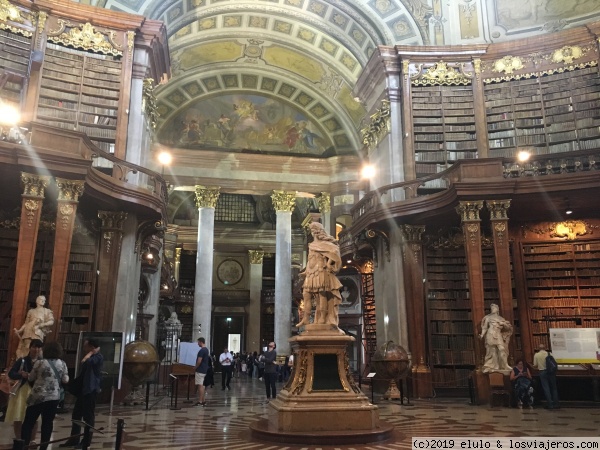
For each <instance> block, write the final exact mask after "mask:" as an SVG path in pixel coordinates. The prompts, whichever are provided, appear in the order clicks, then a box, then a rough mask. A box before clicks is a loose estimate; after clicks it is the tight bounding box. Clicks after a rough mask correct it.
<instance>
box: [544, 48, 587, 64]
mask: <svg viewBox="0 0 600 450" xmlns="http://www.w3.org/2000/svg"><path fill="white" fill-rule="evenodd" d="M583 55H585V52H584V51H583V49H582V48H581V47H580V46H578V45H565V46H564V47H563V48H559V49H558V50H554V52H552V62H555V63H565V64H571V63H572V62H573V60H575V59H579V58H581V57H582V56H583Z"/></svg>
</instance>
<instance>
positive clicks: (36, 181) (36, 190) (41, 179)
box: [21, 172, 50, 198]
mask: <svg viewBox="0 0 600 450" xmlns="http://www.w3.org/2000/svg"><path fill="white" fill-rule="evenodd" d="M49 182H50V177H49V176H46V175H34V174H31V173H25V172H21V183H23V186H24V189H23V195H26V196H29V197H40V198H44V192H45V189H46V188H47V187H48V183H49Z"/></svg>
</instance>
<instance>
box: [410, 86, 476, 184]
mask: <svg viewBox="0 0 600 450" xmlns="http://www.w3.org/2000/svg"><path fill="white" fill-rule="evenodd" d="M411 102H412V116H413V117H412V120H413V134H414V151H415V167H416V172H417V176H418V177H423V176H427V175H431V174H434V173H437V172H441V171H443V170H445V169H446V168H448V167H449V166H450V165H451V164H453V163H454V162H456V161H458V160H459V159H471V158H476V157H477V142H476V139H475V114H474V109H473V90H472V88H471V86H411Z"/></svg>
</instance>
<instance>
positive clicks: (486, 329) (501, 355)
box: [479, 303, 513, 372]
mask: <svg viewBox="0 0 600 450" xmlns="http://www.w3.org/2000/svg"><path fill="white" fill-rule="evenodd" d="M499 311H500V310H499V308H498V305H496V304H495V303H492V305H491V307H490V313H489V314H488V315H487V316H484V317H483V319H482V320H481V334H480V335H479V337H480V338H481V339H484V340H485V341H484V342H485V360H484V361H483V372H494V371H504V370H511V367H510V366H509V365H508V343H509V341H510V336H511V335H512V331H513V327H512V325H511V324H510V322H509V321H507V320H506V319H504V318H503V317H502V316H501V315H500V314H498V312H499Z"/></svg>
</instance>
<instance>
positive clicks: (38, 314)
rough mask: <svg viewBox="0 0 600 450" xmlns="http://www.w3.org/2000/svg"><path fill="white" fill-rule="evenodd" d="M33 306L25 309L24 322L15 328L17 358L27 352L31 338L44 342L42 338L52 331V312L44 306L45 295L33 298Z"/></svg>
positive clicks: (25, 354)
mask: <svg viewBox="0 0 600 450" xmlns="http://www.w3.org/2000/svg"><path fill="white" fill-rule="evenodd" d="M35 304H36V307H35V308H31V309H30V310H29V311H27V316H26V317H25V323H23V325H22V326H21V328H19V329H18V330H17V329H16V328H15V334H16V335H17V336H18V337H19V340H20V341H19V346H18V347H17V358H24V357H25V356H27V355H28V354H29V343H30V342H31V340H32V339H39V340H40V341H42V342H44V338H45V337H46V335H48V333H50V332H51V331H52V325H54V314H53V313H52V310H51V309H50V308H46V307H45V305H46V297H44V296H43V295H40V296H38V297H37V298H36V299H35Z"/></svg>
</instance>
